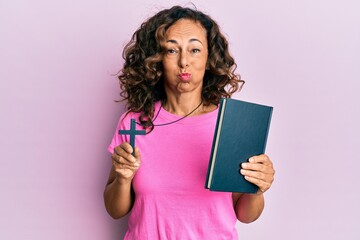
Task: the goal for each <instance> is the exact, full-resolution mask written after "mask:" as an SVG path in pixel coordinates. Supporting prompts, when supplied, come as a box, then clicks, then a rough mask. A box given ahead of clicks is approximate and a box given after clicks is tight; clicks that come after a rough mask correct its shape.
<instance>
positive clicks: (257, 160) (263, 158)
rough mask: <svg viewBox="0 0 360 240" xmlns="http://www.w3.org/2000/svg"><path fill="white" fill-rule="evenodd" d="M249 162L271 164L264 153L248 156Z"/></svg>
mask: <svg viewBox="0 0 360 240" xmlns="http://www.w3.org/2000/svg"><path fill="white" fill-rule="evenodd" d="M249 162H250V163H262V164H264V165H269V166H270V165H272V162H271V160H270V158H269V157H268V156H267V155H266V154H261V155H258V156H253V157H251V158H249Z"/></svg>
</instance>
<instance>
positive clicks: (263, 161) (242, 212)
mask: <svg viewBox="0 0 360 240" xmlns="http://www.w3.org/2000/svg"><path fill="white" fill-rule="evenodd" d="M241 167H242V169H241V171H240V172H241V174H242V175H244V177H245V179H246V180H248V181H249V182H252V183H254V184H255V185H257V186H258V187H259V190H258V192H257V193H256V194H245V193H244V194H241V193H233V203H234V210H235V213H236V216H237V218H238V220H239V221H241V222H243V223H251V222H253V221H255V220H256V219H258V218H259V217H260V215H261V213H262V211H263V210H264V205H265V200H264V192H265V191H267V190H268V189H269V188H270V187H271V184H272V182H273V181H274V175H275V170H274V167H273V164H272V162H271V160H270V159H269V157H268V156H267V155H265V154H262V155H259V156H255V157H252V158H250V159H249V162H248V163H243V164H242V165H241Z"/></svg>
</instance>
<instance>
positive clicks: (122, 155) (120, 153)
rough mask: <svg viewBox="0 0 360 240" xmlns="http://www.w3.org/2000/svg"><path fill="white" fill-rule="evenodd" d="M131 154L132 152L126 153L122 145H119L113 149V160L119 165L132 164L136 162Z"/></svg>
mask: <svg viewBox="0 0 360 240" xmlns="http://www.w3.org/2000/svg"><path fill="white" fill-rule="evenodd" d="M130 147H131V146H130ZM131 153H132V152H128V151H126V150H125V149H123V147H122V145H120V146H118V147H116V148H115V151H114V154H113V159H114V160H116V161H118V162H119V163H125V162H129V163H134V162H136V159H135V157H134V156H133V155H132V154H131ZM124 161H125V162H124Z"/></svg>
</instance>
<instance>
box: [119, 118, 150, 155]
mask: <svg viewBox="0 0 360 240" xmlns="http://www.w3.org/2000/svg"><path fill="white" fill-rule="evenodd" d="M119 134H125V135H130V145H131V147H132V148H133V153H132V154H133V155H134V152H135V135H145V134H146V131H145V130H136V121H135V119H133V118H132V119H130V130H119Z"/></svg>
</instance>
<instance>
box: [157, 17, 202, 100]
mask: <svg viewBox="0 0 360 240" xmlns="http://www.w3.org/2000/svg"><path fill="white" fill-rule="evenodd" d="M163 47H164V55H163V62H162V63H163V69H164V73H163V76H164V84H165V91H166V94H175V95H178V94H182V93H194V92H195V93H201V90H202V85H203V78H204V74H205V69H206V63H207V58H208V43H207V38H206V30H205V28H203V27H202V25H201V24H200V23H198V22H194V21H193V20H188V19H180V20H178V21H177V22H175V23H174V24H173V25H171V26H170V27H169V28H168V29H167V31H166V33H165V42H164V45H163Z"/></svg>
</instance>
